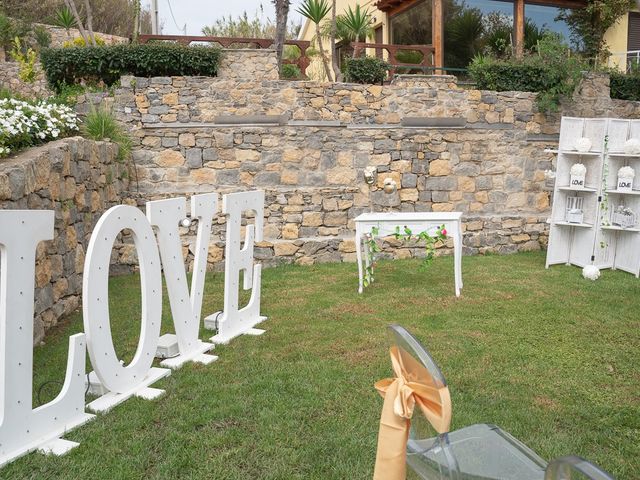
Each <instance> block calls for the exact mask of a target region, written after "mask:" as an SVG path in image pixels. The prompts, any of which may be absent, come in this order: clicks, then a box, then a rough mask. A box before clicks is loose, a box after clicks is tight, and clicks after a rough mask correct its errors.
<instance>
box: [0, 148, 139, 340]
mask: <svg viewBox="0 0 640 480" xmlns="http://www.w3.org/2000/svg"><path fill="white" fill-rule="evenodd" d="M116 155H117V146H116V145H114V144H112V143H108V142H94V141H90V140H85V139H83V138H80V137H74V138H68V139H65V140H59V141H56V142H52V143H49V144H47V145H45V146H43V147H39V148H33V149H30V150H28V151H26V152H24V153H22V154H20V155H18V156H16V157H13V158H11V159H8V160H3V161H2V162H0V209H29V210H32V209H33V210H36V209H37V210H42V209H44V210H47V209H48V210H55V237H54V240H52V241H47V242H43V243H41V244H40V245H39V246H38V250H37V257H36V277H35V282H36V291H35V298H36V302H35V315H36V316H35V320H34V342H39V341H40V340H42V338H43V337H44V331H45V329H47V328H49V327H51V326H53V325H55V324H56V323H57V321H58V320H59V319H60V318H61V317H63V316H65V315H68V314H69V313H71V312H73V311H74V310H76V309H77V308H78V306H79V305H80V294H81V291H82V270H83V266H84V254H85V251H86V247H87V245H88V243H89V237H90V235H91V232H92V230H93V227H94V225H95V223H96V222H97V221H98V218H99V217H100V215H102V213H104V211H105V210H106V209H107V208H109V207H111V206H112V205H115V204H119V203H122V202H123V201H124V199H126V195H127V190H128V186H129V181H128V172H127V168H126V166H125V164H123V163H121V162H118V161H116ZM123 248H126V247H123ZM0 268H1V267H0Z"/></svg>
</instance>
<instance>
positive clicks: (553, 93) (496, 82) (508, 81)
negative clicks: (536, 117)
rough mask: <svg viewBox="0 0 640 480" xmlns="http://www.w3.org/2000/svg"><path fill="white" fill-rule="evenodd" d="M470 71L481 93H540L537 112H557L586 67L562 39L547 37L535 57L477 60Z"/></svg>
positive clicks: (552, 36)
mask: <svg viewBox="0 0 640 480" xmlns="http://www.w3.org/2000/svg"><path fill="white" fill-rule="evenodd" d="M468 69H469V74H470V75H471V78H473V80H474V81H475V82H476V84H477V86H478V88H479V89H482V90H497V91H512V90H517V91H525V92H538V96H537V97H536V104H537V105H538V109H539V110H540V111H556V110H558V107H559V105H560V101H561V99H562V98H566V97H570V96H571V95H572V94H573V92H574V91H575V89H576V87H577V86H578V84H579V83H580V80H581V79H582V75H583V72H584V70H586V69H587V67H586V63H585V62H584V61H583V60H582V59H581V58H580V57H579V56H576V55H571V52H570V51H569V48H568V46H567V45H565V44H564V43H563V41H562V39H561V37H559V36H558V35H557V34H554V33H545V34H544V35H543V37H542V39H540V40H539V41H538V45H537V53H535V54H530V55H526V56H524V57H523V58H506V59H497V58H495V57H483V56H476V57H475V58H474V59H473V61H472V62H471V64H470V65H469V68H468Z"/></svg>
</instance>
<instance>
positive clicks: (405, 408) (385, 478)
mask: <svg viewBox="0 0 640 480" xmlns="http://www.w3.org/2000/svg"><path fill="white" fill-rule="evenodd" d="M390 354H391V363H392V365H393V372H394V374H395V378H386V379H384V380H380V381H379V382H377V383H376V385H375V387H376V389H377V390H378V392H379V393H380V395H382V396H383V397H384V405H383V407H382V415H381V416H380V430H379V432H378V451H377V454H376V466H375V471H374V474H373V478H374V480H404V479H405V478H406V457H407V439H408V437H409V428H410V427H411V417H412V416H413V410H414V407H415V405H418V407H420V410H421V411H422V413H423V414H424V416H425V417H427V420H429V423H431V425H432V426H433V428H434V429H435V430H436V431H437V432H438V433H445V432H448V431H449V425H450V423H451V397H450V396H449V389H448V388H447V386H446V385H443V384H442V383H441V382H439V381H437V380H435V379H434V378H433V376H432V375H431V374H430V373H429V371H428V370H427V369H426V368H425V367H424V365H422V364H421V363H420V362H418V361H417V360H416V359H415V358H413V356H412V355H410V354H408V353H407V352H406V351H404V350H403V349H402V348H398V347H397V346H393V347H391V350H390Z"/></svg>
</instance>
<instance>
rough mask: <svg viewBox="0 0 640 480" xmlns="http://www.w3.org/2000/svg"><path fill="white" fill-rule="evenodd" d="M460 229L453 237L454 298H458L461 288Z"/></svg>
mask: <svg viewBox="0 0 640 480" xmlns="http://www.w3.org/2000/svg"><path fill="white" fill-rule="evenodd" d="M459 232H460V229H459V228H456V231H455V233H454V235H453V272H454V276H455V289H456V297H459V296H460V288H461V287H462V280H461V277H462V268H461V258H460V257H461V256H462V245H461V243H462V242H461V241H460V234H459Z"/></svg>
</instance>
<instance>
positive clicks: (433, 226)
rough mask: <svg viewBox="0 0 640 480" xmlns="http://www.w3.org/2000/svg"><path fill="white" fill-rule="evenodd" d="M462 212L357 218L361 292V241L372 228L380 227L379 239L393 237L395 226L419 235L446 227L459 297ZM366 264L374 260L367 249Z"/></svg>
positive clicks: (377, 215)
mask: <svg viewBox="0 0 640 480" xmlns="http://www.w3.org/2000/svg"><path fill="white" fill-rule="evenodd" d="M461 218H462V213H461V212H406V213H405V212H393V213H363V214H362V215H359V216H358V217H356V219H355V222H356V256H357V259H358V281H359V284H358V293H362V287H363V278H364V266H363V263H362V260H363V256H362V240H363V238H364V237H365V236H366V235H367V234H370V233H371V229H372V228H373V227H377V228H378V233H377V236H378V237H384V236H388V235H393V234H394V233H395V231H396V227H398V226H399V227H400V231H401V232H402V231H403V230H404V227H405V226H406V227H408V228H410V229H411V231H412V232H414V233H416V234H418V233H420V232H424V231H425V230H426V231H428V232H429V233H430V234H431V233H432V232H433V233H434V234H435V231H436V230H437V228H438V227H440V226H441V225H444V226H445V229H446V230H447V236H448V237H451V238H452V239H453V257H454V261H453V265H454V267H453V269H454V278H455V290H456V297H459V296H460V289H461V288H462V222H461ZM364 261H365V265H366V266H369V263H370V261H371V259H370V254H369V251H368V249H365V256H364Z"/></svg>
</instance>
